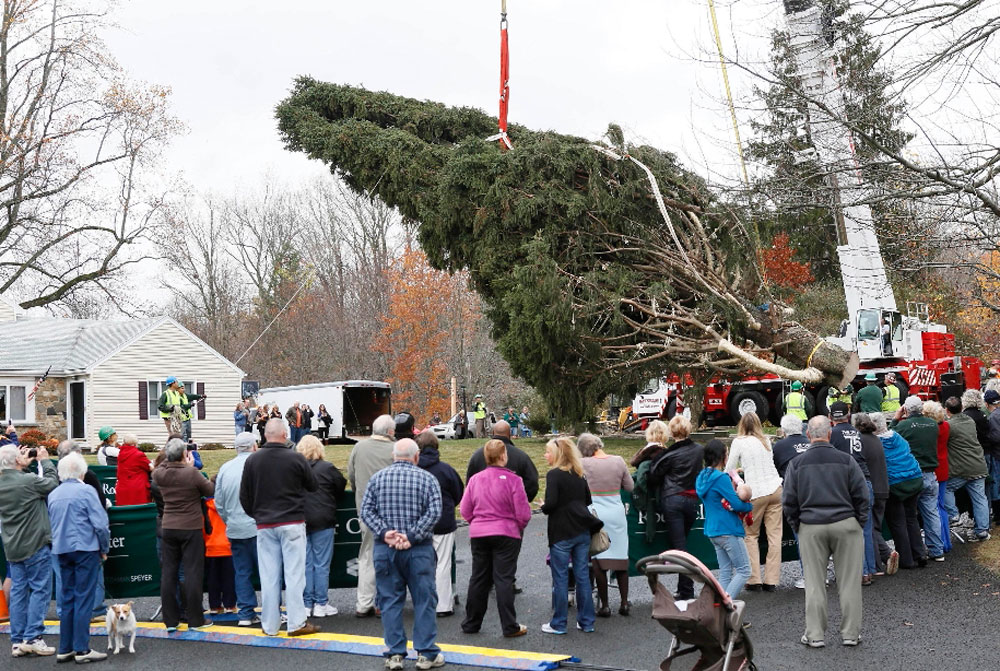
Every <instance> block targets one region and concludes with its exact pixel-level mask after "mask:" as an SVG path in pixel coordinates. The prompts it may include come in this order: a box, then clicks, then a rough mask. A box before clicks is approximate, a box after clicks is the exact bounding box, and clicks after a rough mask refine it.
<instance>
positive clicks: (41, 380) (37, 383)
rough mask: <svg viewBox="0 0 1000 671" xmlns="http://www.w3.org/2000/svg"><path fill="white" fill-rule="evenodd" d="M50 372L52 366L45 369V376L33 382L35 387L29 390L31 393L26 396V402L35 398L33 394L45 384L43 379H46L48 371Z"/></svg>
mask: <svg viewBox="0 0 1000 671" xmlns="http://www.w3.org/2000/svg"><path fill="white" fill-rule="evenodd" d="M50 370H52V366H49V367H48V368H46V369H45V374H44V375H42V376H41V377H40V378H38V379H37V380H36V381H35V386H34V387H32V388H31V393H30V394H28V400H29V401H30V400H31V399H33V398H35V392H36V391H38V388H39V387H40V386H41V385H42V383H43V382H45V378H47V377H48V376H49V371H50Z"/></svg>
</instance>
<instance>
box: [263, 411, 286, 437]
mask: <svg viewBox="0 0 1000 671" xmlns="http://www.w3.org/2000/svg"><path fill="white" fill-rule="evenodd" d="M264 440H266V441H267V442H269V443H283V442H285V441H286V440H288V429H287V428H286V427H285V420H283V419H281V418H280V417H272V418H271V419H269V420H267V424H265V425H264Z"/></svg>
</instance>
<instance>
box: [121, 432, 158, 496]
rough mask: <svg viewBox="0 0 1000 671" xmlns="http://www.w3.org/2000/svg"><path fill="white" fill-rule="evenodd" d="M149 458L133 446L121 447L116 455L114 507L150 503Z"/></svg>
mask: <svg viewBox="0 0 1000 671" xmlns="http://www.w3.org/2000/svg"><path fill="white" fill-rule="evenodd" d="M149 464H150V461H149V457H147V456H146V455H145V454H144V453H143V452H142V450H140V449H139V448H138V447H136V446H135V445H122V447H121V451H119V453H118V481H117V482H116V483H115V505H116V506H139V505H143V504H146V503H152V501H153V496H152V494H150V491H149V477H150V473H149Z"/></svg>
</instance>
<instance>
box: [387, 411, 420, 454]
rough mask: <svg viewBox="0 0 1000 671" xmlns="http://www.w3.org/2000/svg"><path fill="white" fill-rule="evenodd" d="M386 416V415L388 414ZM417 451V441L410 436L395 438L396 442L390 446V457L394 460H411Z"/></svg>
mask: <svg viewBox="0 0 1000 671" xmlns="http://www.w3.org/2000/svg"><path fill="white" fill-rule="evenodd" d="M386 416H387V417H388V415H386ZM419 451H420V448H419V447H417V441H415V440H413V439H412V438H403V439H402V440H397V441H396V444H395V445H393V446H392V458H393V459H395V460H396V461H413V457H415V456H417V453H418V452H419Z"/></svg>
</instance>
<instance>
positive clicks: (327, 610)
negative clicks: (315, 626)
mask: <svg viewBox="0 0 1000 671" xmlns="http://www.w3.org/2000/svg"><path fill="white" fill-rule="evenodd" d="M339 612H340V611H338V610H337V607H336V606H331V605H330V604H328V603H323V604H319V603H318V604H316V605H315V606H313V609H312V614H313V617H329V616H330V615H336V614H337V613H339Z"/></svg>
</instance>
